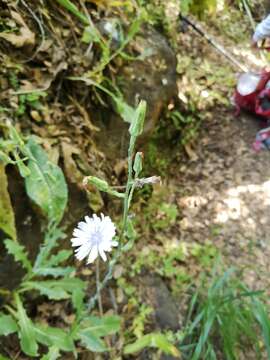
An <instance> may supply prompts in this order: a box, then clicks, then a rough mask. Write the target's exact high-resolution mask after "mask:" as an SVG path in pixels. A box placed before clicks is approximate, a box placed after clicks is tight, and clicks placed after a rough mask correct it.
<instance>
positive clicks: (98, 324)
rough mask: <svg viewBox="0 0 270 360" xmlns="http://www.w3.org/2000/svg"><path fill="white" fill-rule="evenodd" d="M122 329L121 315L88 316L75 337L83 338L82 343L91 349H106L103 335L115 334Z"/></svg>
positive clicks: (94, 350) (96, 350)
mask: <svg viewBox="0 0 270 360" xmlns="http://www.w3.org/2000/svg"><path fill="white" fill-rule="evenodd" d="M119 329H120V317H119V316H104V317H102V318H98V317H96V316H89V317H86V318H85V319H84V320H83V321H82V322H81V323H80V325H79V328H78V329H77V332H76V334H75V338H76V339H77V340H81V342H82V344H83V345H84V346H85V347H86V348H87V349H88V350H90V351H93V352H103V351H106V350H107V349H106V347H105V344H104V342H103V341H102V340H101V337H103V336H107V335H111V334H114V333H115V332H117V331H118V330H119Z"/></svg>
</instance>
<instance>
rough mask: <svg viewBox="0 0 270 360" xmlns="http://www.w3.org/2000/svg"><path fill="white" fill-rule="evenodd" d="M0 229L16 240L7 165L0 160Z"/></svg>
mask: <svg viewBox="0 0 270 360" xmlns="http://www.w3.org/2000/svg"><path fill="white" fill-rule="evenodd" d="M0 229H1V230H2V231H3V232H4V233H5V234H7V235H8V236H10V237H11V238H12V239H13V240H16V238H17V236H16V227H15V217H14V212H13V209H12V205H11V201H10V197H9V193H8V180H7V176H6V172H5V166H4V164H3V163H1V162H0Z"/></svg>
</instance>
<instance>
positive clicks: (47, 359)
mask: <svg viewBox="0 0 270 360" xmlns="http://www.w3.org/2000/svg"><path fill="white" fill-rule="evenodd" d="M59 356H60V352H59V349H58V348H57V347H56V346H52V347H51V348H50V349H49V352H48V354H46V355H43V356H42V358H41V360H56V359H58V358H59ZM0 360H1V359H0Z"/></svg>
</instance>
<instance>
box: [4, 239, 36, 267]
mask: <svg viewBox="0 0 270 360" xmlns="http://www.w3.org/2000/svg"><path fill="white" fill-rule="evenodd" d="M4 244H5V247H6V249H7V251H8V253H9V254H11V255H13V256H14V259H15V260H16V261H19V262H20V263H21V264H22V266H23V267H24V268H25V269H26V270H28V271H31V270H32V265H31V263H30V261H29V260H28V258H27V253H26V250H25V247H24V246H23V245H20V244H19V243H18V242H16V241H14V240H10V239H7V240H5V241H4Z"/></svg>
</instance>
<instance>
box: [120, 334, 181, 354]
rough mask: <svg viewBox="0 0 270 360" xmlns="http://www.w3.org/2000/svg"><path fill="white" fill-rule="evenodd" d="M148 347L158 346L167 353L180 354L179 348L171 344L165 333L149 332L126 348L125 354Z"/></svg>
mask: <svg viewBox="0 0 270 360" xmlns="http://www.w3.org/2000/svg"><path fill="white" fill-rule="evenodd" d="M146 347H151V348H157V349H160V350H161V351H163V352H164V353H166V354H169V355H172V356H180V353H179V351H178V349H177V348H176V347H175V346H174V345H173V344H171V343H170V342H169V341H168V340H167V338H166V336H165V335H163V334H154V333H153V334H148V335H144V336H142V337H141V338H140V339H138V340H137V341H135V342H134V343H133V344H130V345H127V346H126V347H125V348H124V354H133V353H137V352H139V351H141V350H143V349H144V348H146Z"/></svg>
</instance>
